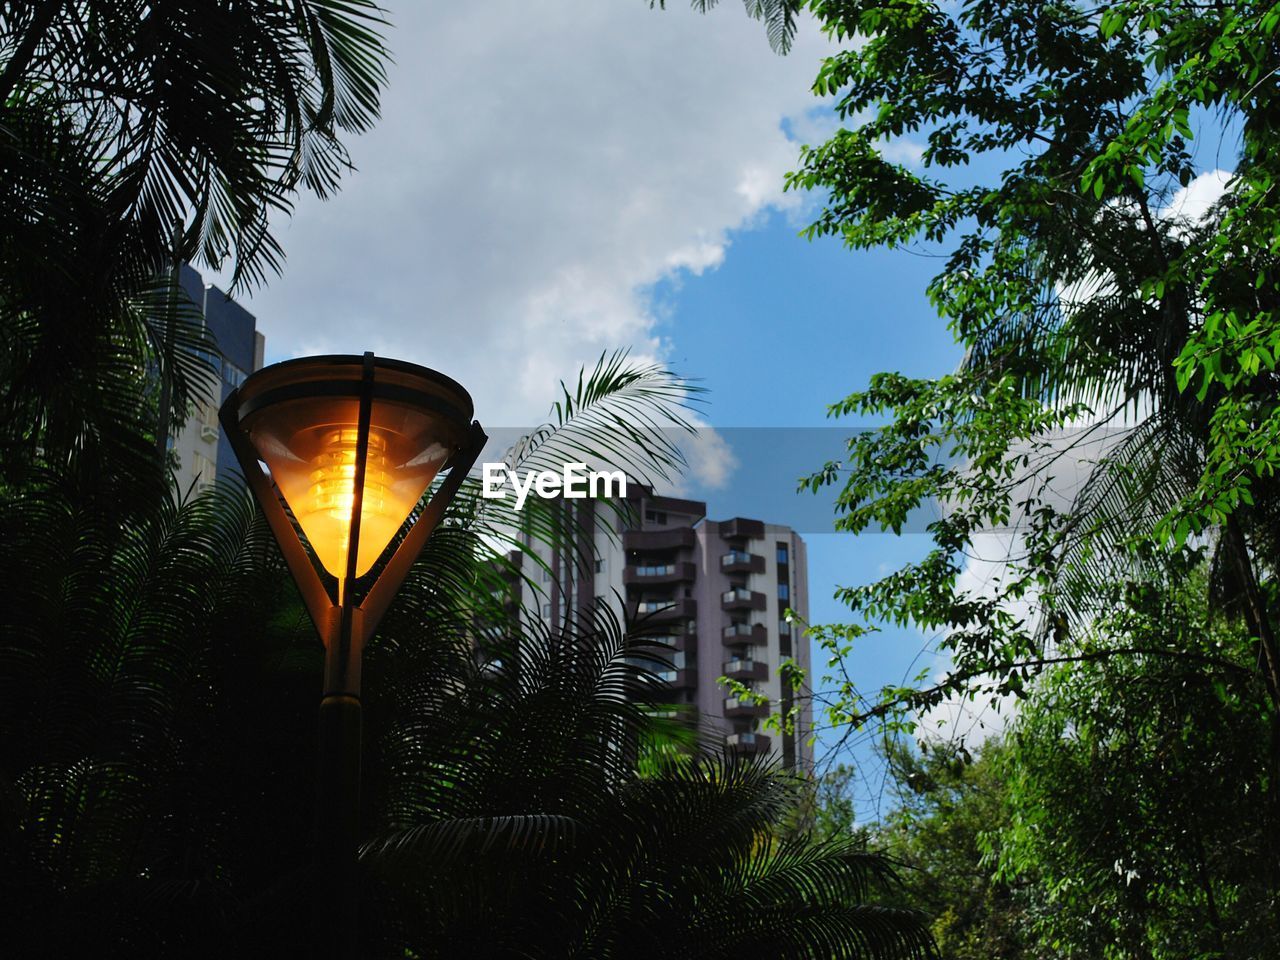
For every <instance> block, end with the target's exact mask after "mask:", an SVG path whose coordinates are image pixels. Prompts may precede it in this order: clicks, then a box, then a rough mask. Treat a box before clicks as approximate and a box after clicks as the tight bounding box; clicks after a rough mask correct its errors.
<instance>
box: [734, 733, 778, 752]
mask: <svg viewBox="0 0 1280 960" xmlns="http://www.w3.org/2000/svg"><path fill="white" fill-rule="evenodd" d="M725 744H726V746H728V747H729V749H730V750H739V751H741V752H743V753H764V752H765V751H766V750H768V749H769V744H770V740H769V738H768V737H766V736H765V735H764V734H762V733H753V732H751V731H746V732H744V733H731V734H729V736H727V737H725Z"/></svg>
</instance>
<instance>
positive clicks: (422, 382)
mask: <svg viewBox="0 0 1280 960" xmlns="http://www.w3.org/2000/svg"><path fill="white" fill-rule="evenodd" d="M472 414H473V407H472V403H471V397H470V396H469V395H468V394H467V391H466V390H464V389H463V388H462V387H461V386H460V385H459V384H458V383H456V382H455V381H453V380H451V379H449V378H448V377H446V376H444V375H443V374H439V373H436V372H435V371H434V370H428V369H427V368H425V367H420V366H417V365H415V364H411V363H404V362H402V361H399V360H387V359H382V358H375V357H374V355H373V354H372V353H366V354H365V355H364V356H363V357H358V356H333V357H307V358H304V359H299V360H288V361H285V362H284V363H277V364H273V365H272V366H269V367H264V368H263V369H262V370H259V371H258V372H257V373H254V374H253V375H251V376H250V377H249V378H248V379H247V380H245V382H244V383H243V384H241V385H240V387H239V388H238V389H236V390H235V391H233V392H232V394H231V395H230V396H229V397H228V398H227V399H226V402H225V403H223V405H222V409H221V412H220V414H219V416H220V418H221V420H222V425H223V428H224V429H225V430H226V433H227V437H228V439H229V440H230V441H231V446H232V449H233V450H234V451H235V454H236V458H237V460H239V462H240V466H241V468H242V469H243V471H244V475H245V480H246V481H247V482H248V484H249V489H250V490H252V491H253V494H254V496H255V497H256V498H257V500H258V503H259V504H260V505H261V507H262V511H263V513H264V514H265V515H266V519H267V522H268V523H269V524H270V526H271V531H272V533H273V534H274V535H275V538H276V541H277V542H278V543H279V544H280V550H281V552H282V553H283V554H284V559H285V562H286V563H287V564H288V566H289V571H290V573H291V574H292V575H293V579H294V581H295V582H296V583H297V584H298V589H299V591H300V592H301V594H302V599H303V602H304V603H305V604H306V607H307V611H308V612H309V613H310V615H311V619H312V620H313V621H314V622H315V625H316V630H317V631H318V633H319V634H320V639H321V640H322V641H323V643H324V646H325V671H324V691H323V697H322V699H321V702H320V769H319V778H318V781H317V793H318V795H317V807H318V817H317V835H318V839H319V844H320V853H321V857H322V861H323V862H324V863H325V864H326V866H327V867H329V868H331V869H332V873H331V874H329V875H330V876H331V877H332V878H333V882H334V883H335V884H336V885H337V886H338V887H339V890H337V891H334V892H335V893H338V894H339V896H338V897H336V898H325V899H326V901H327V902H326V903H325V904H324V908H323V909H324V910H325V911H326V927H327V928H328V930H329V931H330V932H331V933H332V934H333V940H332V941H331V942H330V944H329V946H330V947H332V948H333V949H334V950H335V952H336V953H337V954H338V955H351V954H353V953H354V951H355V947H356V931H355V900H356V897H355V891H354V889H353V886H352V883H353V877H354V864H355V853H356V848H357V845H358V843H359V802H360V737H361V734H360V660H361V653H362V651H363V648H364V645H365V643H366V642H367V641H368V640H369V637H370V636H371V635H372V634H373V631H374V629H375V628H376V627H377V625H378V622H379V621H380V620H381V619H382V615H383V614H384V613H385V612H386V610H387V607H388V606H390V604H391V600H392V599H393V598H394V597H395V594H396V592H397V591H398V590H399V589H400V586H401V585H402V584H403V583H404V579H405V576H406V575H407V574H408V572H409V568H410V567H411V566H412V565H413V562H414V560H416V559H417V557H418V555H419V554H420V553H421V552H422V548H423V547H424V546H425V545H426V542H427V538H428V537H429V536H430V535H431V532H432V530H434V529H435V527H436V525H437V524H438V523H439V522H440V518H441V517H442V516H443V514H444V511H445V509H446V508H447V507H448V505H449V503H450V501H451V500H452V499H453V497H454V495H455V494H456V493H457V492H458V487H459V486H460V485H461V483H462V481H463V479H464V478H465V477H466V475H467V471H469V470H470V469H471V466H472V464H474V463H475V460H476V457H477V456H479V454H480V450H481V449H482V448H483V447H484V444H485V440H486V439H487V438H486V436H485V433H484V431H483V430H482V429H481V427H480V424H479V423H478V422H476V421H474V420H472ZM445 470H448V471H449V472H448V476H447V477H445V479H444V480H443V481H442V482H441V484H440V486H439V487H438V489H437V490H436V492H435V494H434V495H433V496H432V497H431V499H430V501H429V502H427V504H426V505H425V506H424V507H423V508H422V510H421V512H420V513H419V515H418V517H417V519H416V520H415V521H414V522H413V524H412V525H411V526H410V528H409V530H408V532H407V533H406V534H405V536H404V538H403V539H402V540H401V543H400V546H399V547H398V548H397V549H396V550H395V552H394V553H393V554H392V555H391V557H390V558H389V559H388V560H387V561H386V563H385V564H384V565H383V566H382V568H381V570H379V571H378V572H377V576H376V577H375V579H374V580H373V581H372V582H371V583H361V582H358V581H360V580H361V578H364V577H365V576H366V574H368V573H369V572H370V571H371V570H373V569H374V568H375V566H376V565H377V563H378V561H379V559H380V558H381V557H382V555H383V554H384V553H385V552H386V549H387V546H388V545H389V544H390V543H391V541H392V540H394V539H395V537H396V535H397V534H398V533H399V532H400V530H401V528H402V527H403V526H404V524H405V521H406V520H408V519H409V517H410V516H411V515H412V514H413V511H414V509H415V508H416V507H417V506H418V504H419V503H420V501H421V499H422V497H423V495H424V494H425V493H426V492H427V490H428V489H429V488H430V487H431V484H432V481H434V480H435V479H436V477H437V475H438V474H440V473H441V472H442V471H445ZM291 517H292V519H291ZM295 521H296V526H295ZM304 538H305V540H306V542H307V543H308V544H309V545H310V547H311V551H312V553H313V554H314V557H315V561H314V562H313V560H312V555H311V554H309V553H308V551H307V549H306V547H304V545H303V539H304ZM317 564H318V566H319V568H320V569H317ZM324 574H327V576H325V575H324ZM361 588H363V597H362V598H361V599H359V602H358V603H357V599H358V598H357V593H358V592H360V590H361Z"/></svg>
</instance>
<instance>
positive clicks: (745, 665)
mask: <svg viewBox="0 0 1280 960" xmlns="http://www.w3.org/2000/svg"><path fill="white" fill-rule="evenodd" d="M724 675H725V676H726V677H728V678H729V679H730V680H764V679H766V678H767V677H768V676H769V665H768V664H767V663H763V662H761V661H760V660H753V659H751V658H750V657H734V658H733V659H731V660H726V661H725V664H724Z"/></svg>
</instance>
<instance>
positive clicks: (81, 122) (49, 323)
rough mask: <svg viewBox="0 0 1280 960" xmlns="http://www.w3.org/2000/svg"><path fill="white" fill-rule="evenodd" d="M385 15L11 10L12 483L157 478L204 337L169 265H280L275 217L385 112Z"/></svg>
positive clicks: (3, 451) (6, 26)
mask: <svg viewBox="0 0 1280 960" xmlns="http://www.w3.org/2000/svg"><path fill="white" fill-rule="evenodd" d="M382 22H383V21H382V19H381V12H380V10H379V9H378V8H377V7H376V6H375V5H374V3H373V2H372V0H341V2H338V0H300V2H296V3H287V4H281V3H278V2H273V0H248V2H242V3H235V4H227V3H215V2H190V3H159V4H158V3H147V2H142V0H40V2H36V3H29V4H7V5H6V6H5V7H4V9H3V11H0V130H2V131H3V136H0V342H2V343H3V350H2V351H0V381H2V382H3V394H0V466H3V467H4V473H5V476H6V477H7V478H8V479H9V480H10V481H13V480H15V479H17V478H20V477H21V476H23V475H24V474H25V472H26V471H28V470H30V469H33V468H34V467H35V466H36V465H37V464H38V463H39V462H40V461H42V460H43V461H49V462H55V463H58V464H59V465H60V466H59V471H60V472H61V473H62V474H64V475H65V474H67V470H66V463H67V461H73V462H76V463H78V464H81V465H82V473H83V474H85V475H87V476H88V477H89V478H95V477H96V476H97V475H98V474H99V473H103V472H105V473H107V474H108V475H109V476H110V475H112V474H115V473H120V472H121V471H122V470H123V476H122V478H121V483H122V484H123V485H125V486H128V485H132V484H136V483H140V482H142V483H151V484H152V485H154V484H156V483H163V471H162V469H160V468H159V467H157V466H156V464H155V461H156V460H157V459H158V458H157V457H156V456H155V455H154V453H152V450H154V449H158V450H159V451H160V452H161V453H162V452H163V450H164V439H165V436H166V435H167V432H168V424H169V423H170V422H172V420H174V419H177V420H181V419H183V418H185V413H186V409H187V404H188V402H189V400H190V399H192V398H193V397H194V396H195V395H198V393H199V391H200V387H199V384H200V383H201V382H202V380H201V373H202V371H205V370H206V363H205V361H204V360H203V357H205V356H207V355H208V352H209V349H210V346H211V345H210V344H209V343H208V342H207V340H206V337H205V335H204V334H203V332H202V331H201V329H200V323H199V318H198V314H197V313H196V311H195V310H194V308H193V307H192V306H191V305H190V304H187V303H185V302H184V301H183V298H182V297H181V296H180V295H179V294H178V292H177V284H176V283H174V282H173V277H174V273H175V271H176V270H177V267H178V265H179V264H181V263H183V262H187V261H191V262H195V263H203V264H208V265H212V266H215V267H217V266H220V265H221V264H222V263H223V262H224V260H226V259H228V258H230V260H231V263H232V265H233V267H234V275H235V278H236V284H237V285H252V284H255V283H258V282H261V281H262V280H263V278H264V277H265V276H266V275H267V273H268V272H269V271H272V270H278V269H279V267H280V265H281V262H282V258H283V252H282V250H281V248H280V245H279V243H278V242H277V241H276V240H275V238H274V237H273V235H272V233H271V230H270V223H269V220H270V218H271V217H272V216H279V215H281V214H287V213H288V211H289V209H290V205H291V203H292V197H293V195H294V193H295V191H296V190H297V189H299V188H300V187H305V188H306V189H308V190H311V191H313V192H315V193H317V194H319V195H321V196H324V195H326V194H328V193H329V192H331V191H333V190H334V189H336V187H337V184H338V180H339V177H340V175H341V173H342V172H343V171H344V169H346V167H347V166H348V165H349V164H348V160H347V155H346V152H345V149H344V147H343V143H342V139H341V135H342V134H344V133H358V132H360V131H362V130H364V129H366V128H367V127H368V126H369V125H370V124H371V123H372V122H373V120H374V119H375V118H376V116H377V113H378V97H379V91H380V88H381V85H382V83H383V80H384V64H385V62H386V60H387V53H386V51H385V49H384V48H383V46H382V42H381V39H380V37H379V36H378V33H377V30H378V28H379V27H380V26H381V25H382ZM157 434H159V437H157ZM108 461H110V462H109V463H108ZM157 478H159V479H157ZM95 482H96V481H95Z"/></svg>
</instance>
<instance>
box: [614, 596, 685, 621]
mask: <svg viewBox="0 0 1280 960" xmlns="http://www.w3.org/2000/svg"><path fill="white" fill-rule="evenodd" d="M631 613H632V616H633V617H638V618H640V617H642V618H644V619H645V620H650V621H657V622H662V623H665V622H667V621H669V620H692V619H693V618H694V617H696V616H697V615H698V603H697V601H696V600H691V599H688V598H684V599H680V600H646V601H643V602H638V603H632V604H631Z"/></svg>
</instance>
